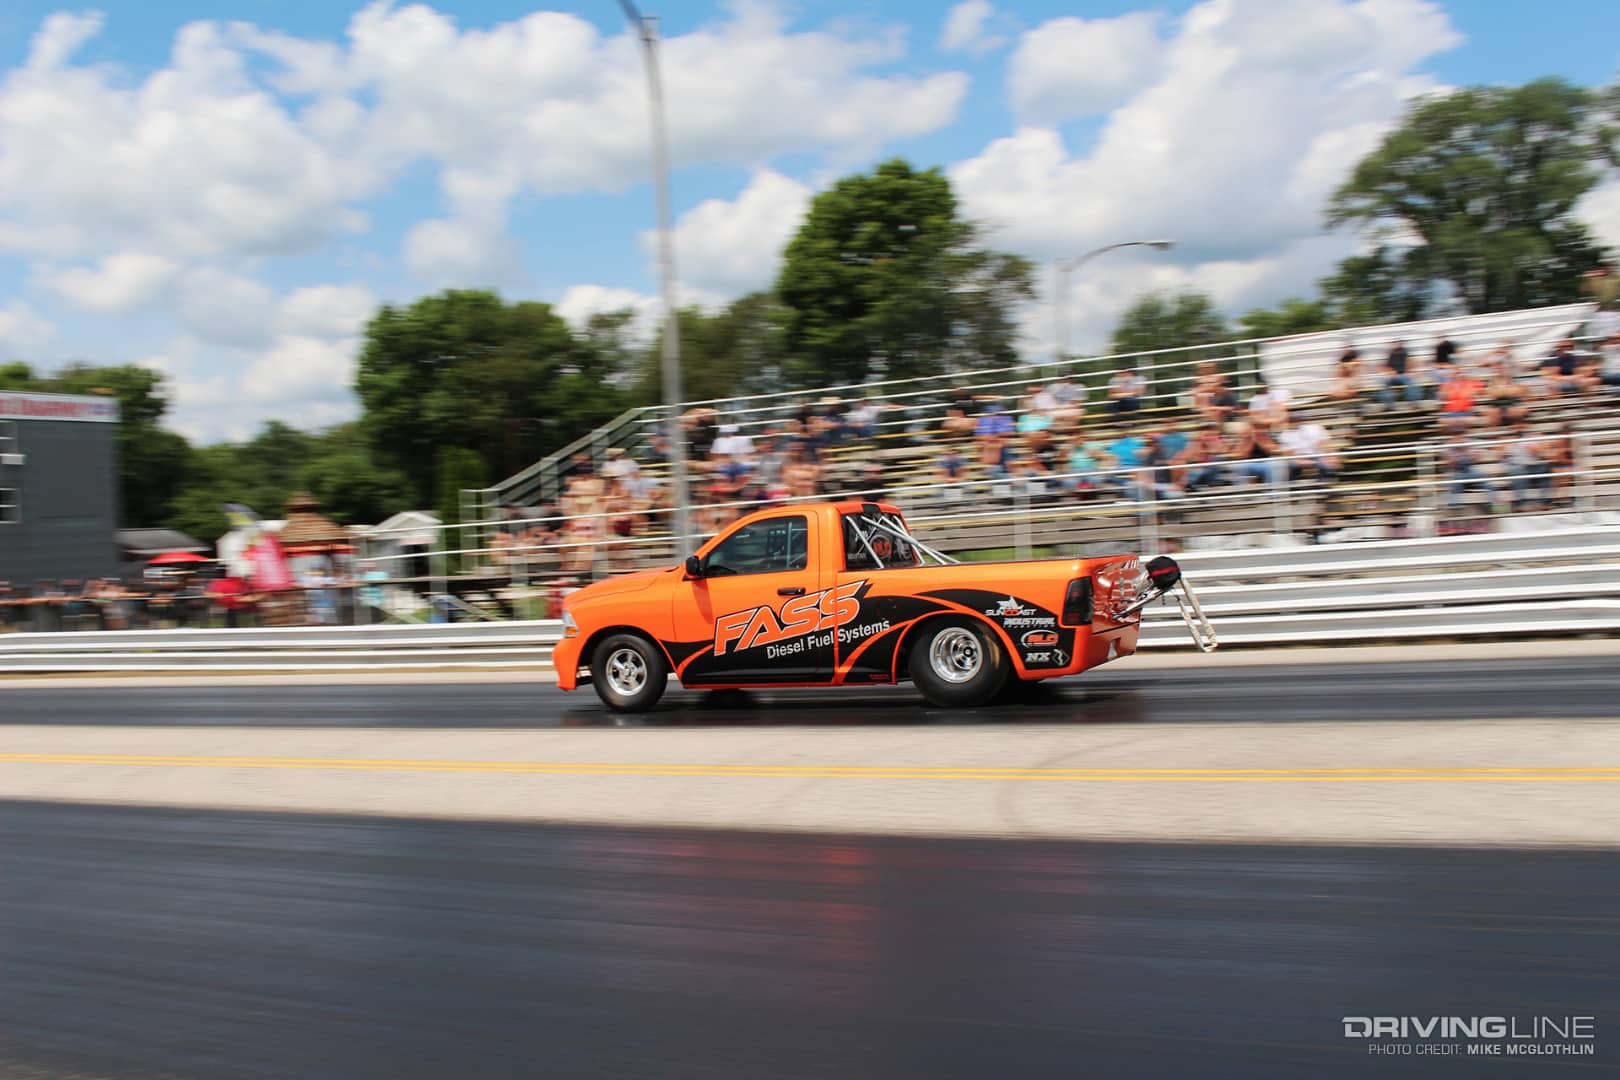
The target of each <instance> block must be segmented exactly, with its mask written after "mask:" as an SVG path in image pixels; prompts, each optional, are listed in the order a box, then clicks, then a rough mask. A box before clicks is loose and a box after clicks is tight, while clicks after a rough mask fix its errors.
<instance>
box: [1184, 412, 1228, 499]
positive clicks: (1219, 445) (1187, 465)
mask: <svg viewBox="0 0 1620 1080" xmlns="http://www.w3.org/2000/svg"><path fill="white" fill-rule="evenodd" d="M1231 449H1232V448H1231V444H1230V443H1229V442H1228V440H1227V438H1226V435H1225V434H1224V433H1223V432H1222V430H1221V425H1220V424H1218V423H1214V422H1210V423H1206V424H1202V425H1200V426H1199V428H1198V430H1197V431H1195V432H1193V435H1192V438H1191V439H1189V440H1188V441H1187V445H1186V446H1185V447H1183V448H1182V450H1181V453H1180V454H1179V455H1177V464H1179V465H1180V466H1181V488H1182V490H1183V491H1186V492H1188V493H1191V492H1194V491H1197V490H1198V489H1200V488H1206V487H1218V486H1220V485H1222V484H1225V483H1226V482H1227V476H1226V462H1227V458H1228V456H1229V455H1230V453H1231Z"/></svg>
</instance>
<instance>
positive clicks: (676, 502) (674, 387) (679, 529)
mask: <svg viewBox="0 0 1620 1080" xmlns="http://www.w3.org/2000/svg"><path fill="white" fill-rule="evenodd" d="M619 6H620V7H622V8H623V9H624V17H625V18H627V19H629V20H630V25H631V26H633V27H635V29H636V34H637V35H638V36H639V37H640V38H641V49H642V56H643V57H644V58H645V60H646V62H647V102H648V105H649V107H650V109H651V112H652V144H653V180H654V186H655V188H656V191H657V202H658V277H659V285H660V288H661V290H662V292H663V297H664V351H663V383H664V409H665V411H666V413H667V414H668V415H667V417H666V420H665V424H666V427H667V429H668V431H669V477H670V486H671V489H672V490H671V491H670V503H671V505H673V506H674V508H675V523H674V528H675V555H676V557H677V558H682V559H684V558H685V557H686V556H687V554H688V553H689V552H690V551H691V550H692V549H691V543H690V541H689V540H688V538H687V534H688V533H689V532H690V531H691V530H690V529H689V528H688V525H689V521H688V517H689V514H688V507H687V498H686V436H685V433H684V432H682V430H681V416H680V406H681V328H680V319H679V316H678V314H677V313H676V310H675V241H674V238H673V236H672V233H671V230H670V222H669V135H668V133H667V132H666V131H665V129H664V87H663V81H662V80H661V79H660V78H659V74H658V20H657V19H656V18H654V17H652V16H649V15H642V13H641V12H640V10H638V9H637V7H636V5H635V4H633V3H631V0H619Z"/></svg>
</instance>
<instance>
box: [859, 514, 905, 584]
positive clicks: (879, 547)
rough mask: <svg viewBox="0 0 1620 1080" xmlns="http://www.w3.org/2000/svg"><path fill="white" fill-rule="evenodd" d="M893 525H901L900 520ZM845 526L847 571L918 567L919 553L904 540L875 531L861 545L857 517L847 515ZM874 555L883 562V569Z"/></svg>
mask: <svg viewBox="0 0 1620 1080" xmlns="http://www.w3.org/2000/svg"><path fill="white" fill-rule="evenodd" d="M887 517H889V518H893V515H887ZM892 523H893V524H894V525H896V526H898V525H899V524H900V522H899V521H898V520H894V521H893V522H892ZM843 524H844V530H843V531H844V569H845V570H878V569H885V568H887V569H893V568H894V567H898V566H916V565H917V553H916V552H915V551H913V550H912V547H911V545H910V544H908V543H906V542H905V541H904V540H901V539H899V538H897V537H894V536H891V535H889V534H888V533H884V532H878V531H877V530H873V531H872V534H871V535H870V536H868V537H867V543H865V544H863V543H861V537H860V532H859V526H858V525H857V524H856V523H855V515H853V514H845V515H844V516H843ZM868 544H870V545H871V550H870V551H869V550H867V546H868ZM874 553H876V555H877V557H878V559H881V560H882V566H881V567H880V566H879V565H878V563H877V562H875V561H873V559H872V555H873V554H874Z"/></svg>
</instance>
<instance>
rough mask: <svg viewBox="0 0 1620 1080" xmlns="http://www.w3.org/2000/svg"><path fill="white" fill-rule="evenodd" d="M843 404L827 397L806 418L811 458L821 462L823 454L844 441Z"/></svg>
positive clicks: (831, 397)
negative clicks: (841, 410) (841, 409)
mask: <svg viewBox="0 0 1620 1080" xmlns="http://www.w3.org/2000/svg"><path fill="white" fill-rule="evenodd" d="M842 405H843V402H841V401H839V400H838V399H837V398H835V397H833V396H832V395H830V394H829V395H827V396H826V397H824V398H822V399H821V400H820V401H818V402H816V404H815V406H814V407H813V408H811V410H810V412H809V414H808V416H807V417H806V418H805V434H806V435H808V436H809V440H810V448H811V457H812V459H813V460H815V461H820V460H821V452H822V451H823V450H826V449H828V448H830V447H834V446H839V445H841V444H842V443H843V441H844V435H845V431H844V416H843V413H842V412H840V411H839V410H840V408H841V407H842Z"/></svg>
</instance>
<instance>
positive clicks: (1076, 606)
mask: <svg viewBox="0 0 1620 1080" xmlns="http://www.w3.org/2000/svg"><path fill="white" fill-rule="evenodd" d="M1091 608H1092V596H1091V579H1090V578H1075V579H1074V580H1073V581H1071V582H1069V591H1068V592H1066V593H1064V594H1063V623H1064V625H1065V626H1089V625H1090V624H1091Z"/></svg>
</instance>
